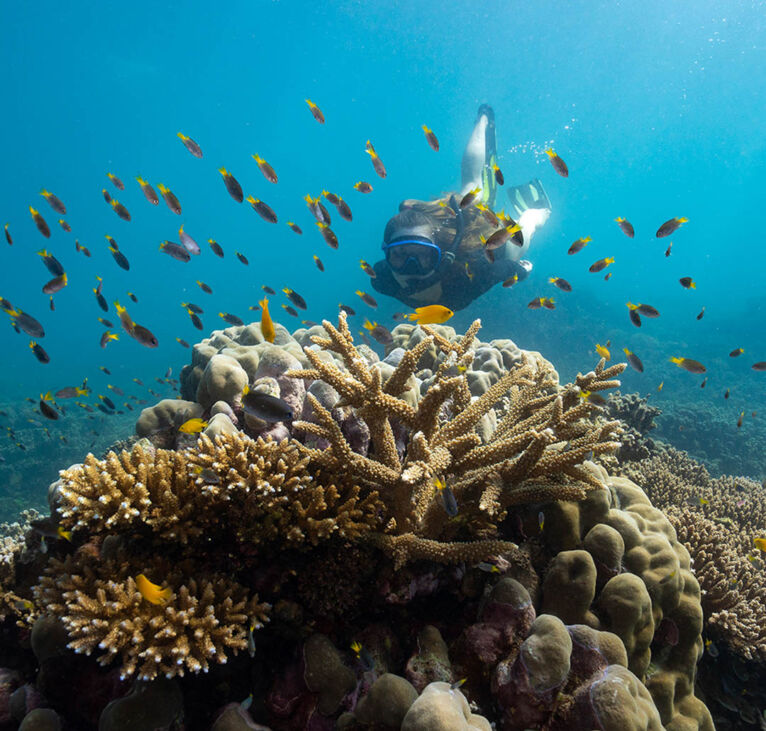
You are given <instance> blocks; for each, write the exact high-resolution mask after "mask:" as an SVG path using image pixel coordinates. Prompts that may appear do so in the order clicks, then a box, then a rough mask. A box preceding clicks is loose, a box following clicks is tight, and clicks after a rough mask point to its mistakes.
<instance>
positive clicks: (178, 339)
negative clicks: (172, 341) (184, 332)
mask: <svg viewBox="0 0 766 731" xmlns="http://www.w3.org/2000/svg"><path fill="white" fill-rule="evenodd" d="M176 342H177V343H178V344H179V345H181V346H182V347H184V348H190V347H191V346H190V345H189V343H187V342H186V341H185V340H184V339H183V338H176Z"/></svg>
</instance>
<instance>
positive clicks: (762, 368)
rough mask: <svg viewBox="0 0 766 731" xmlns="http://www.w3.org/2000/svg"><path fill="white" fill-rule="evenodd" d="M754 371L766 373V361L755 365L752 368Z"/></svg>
mask: <svg viewBox="0 0 766 731" xmlns="http://www.w3.org/2000/svg"><path fill="white" fill-rule="evenodd" d="M750 367H751V368H752V369H753V370H754V371H758V372H761V373H762V372H763V371H766V360H759V361H758V362H757V363H753V365H751V366H750Z"/></svg>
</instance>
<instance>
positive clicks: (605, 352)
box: [596, 343, 612, 360]
mask: <svg viewBox="0 0 766 731" xmlns="http://www.w3.org/2000/svg"><path fill="white" fill-rule="evenodd" d="M596 352H597V353H598V354H599V355H600V356H601V357H602V358H604V359H606V360H611V359H612V354H611V353H610V352H609V348H607V347H605V346H604V345H599V344H598V343H596Z"/></svg>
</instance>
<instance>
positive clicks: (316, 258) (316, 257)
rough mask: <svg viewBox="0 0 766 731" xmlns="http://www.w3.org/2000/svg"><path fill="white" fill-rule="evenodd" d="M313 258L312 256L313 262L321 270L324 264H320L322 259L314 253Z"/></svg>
mask: <svg viewBox="0 0 766 731" xmlns="http://www.w3.org/2000/svg"><path fill="white" fill-rule="evenodd" d="M313 258H314V264H316V265H317V269H319V271H320V272H323V271H324V264H322V260H321V259H320V258H319V257H318V256H317V255H316V254H314V257H313Z"/></svg>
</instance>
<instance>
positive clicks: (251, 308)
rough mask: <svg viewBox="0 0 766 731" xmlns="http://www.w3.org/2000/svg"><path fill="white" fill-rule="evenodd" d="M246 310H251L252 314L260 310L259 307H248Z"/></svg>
mask: <svg viewBox="0 0 766 731" xmlns="http://www.w3.org/2000/svg"><path fill="white" fill-rule="evenodd" d="M247 309H248V310H252V311H253V312H258V310H260V309H261V306H260V305H250V307H248V308H247Z"/></svg>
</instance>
